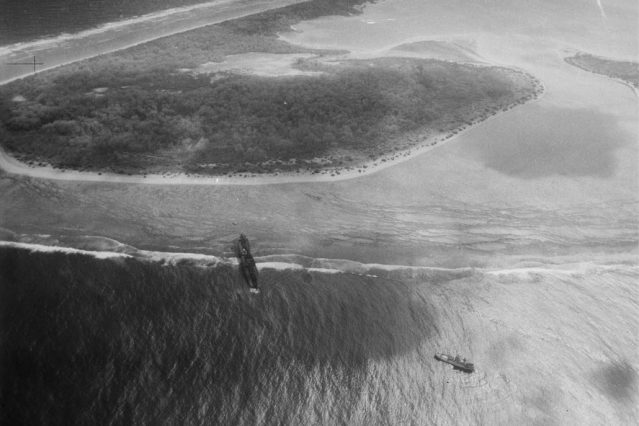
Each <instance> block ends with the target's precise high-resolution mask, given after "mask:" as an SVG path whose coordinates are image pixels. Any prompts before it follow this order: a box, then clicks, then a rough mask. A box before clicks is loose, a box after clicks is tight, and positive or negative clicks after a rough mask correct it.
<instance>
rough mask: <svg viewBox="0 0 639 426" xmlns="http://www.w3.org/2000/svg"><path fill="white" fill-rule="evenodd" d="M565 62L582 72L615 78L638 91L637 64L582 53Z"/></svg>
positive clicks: (638, 74) (638, 67)
mask: <svg viewBox="0 0 639 426" xmlns="http://www.w3.org/2000/svg"><path fill="white" fill-rule="evenodd" d="M565 61H566V62H568V63H569V64H570V65H574V66H576V67H578V68H581V69H582V70H585V71H589V72H592V73H595V74H602V75H605V76H608V77H610V78H615V79H618V80H621V81H622V82H623V83H625V84H627V85H629V86H630V87H631V88H633V89H639V63H636V62H631V61H615V60H612V59H606V58H602V57H600V56H595V55H591V54H589V53H584V52H578V53H576V54H575V55H573V56H570V57H567V58H565Z"/></svg>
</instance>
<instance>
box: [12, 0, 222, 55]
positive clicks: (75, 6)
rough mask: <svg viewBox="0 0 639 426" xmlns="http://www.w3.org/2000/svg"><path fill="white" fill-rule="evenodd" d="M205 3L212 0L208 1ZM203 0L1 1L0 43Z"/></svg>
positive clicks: (25, 39) (38, 36)
mask: <svg viewBox="0 0 639 426" xmlns="http://www.w3.org/2000/svg"><path fill="white" fill-rule="evenodd" d="M208 2H211V0H209V1H208ZM197 3H207V1H206V0H48V1H41V0H3V1H2V2H1V5H2V7H1V8H2V11H1V13H0V46H2V45H6V44H11V43H18V42H24V41H30V40H35V39H38V38H41V37H45V36H55V35H59V34H63V33H74V32H78V31H81V30H86V29H89V28H93V27H96V26H98V25H101V24H105V23H107V22H113V21H117V20H120V19H125V18H130V17H133V16H138V15H143V14H146V13H151V12H155V11H159V10H164V9H170V8H174V7H180V6H188V5H192V4H197Z"/></svg>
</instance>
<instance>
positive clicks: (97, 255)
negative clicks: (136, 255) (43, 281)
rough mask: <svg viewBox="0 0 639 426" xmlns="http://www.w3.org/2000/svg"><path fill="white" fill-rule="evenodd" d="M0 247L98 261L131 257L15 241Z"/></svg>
mask: <svg viewBox="0 0 639 426" xmlns="http://www.w3.org/2000/svg"><path fill="white" fill-rule="evenodd" d="M0 247H15V248H22V249H26V250H29V251H32V252H33V251H35V252H43V253H65V254H84V255H88V256H93V257H95V258H97V259H112V258H125V257H131V256H130V255H128V254H124V253H117V252H114V251H88V250H80V249H74V248H70V247H60V246H45V245H43V244H30V243H17V242H13V241H0Z"/></svg>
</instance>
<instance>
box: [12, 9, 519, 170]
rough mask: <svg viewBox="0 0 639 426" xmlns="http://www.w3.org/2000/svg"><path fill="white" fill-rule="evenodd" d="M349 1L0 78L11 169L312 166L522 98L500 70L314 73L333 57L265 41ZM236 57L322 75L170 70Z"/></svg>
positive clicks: (356, 68)
mask: <svg viewBox="0 0 639 426" xmlns="http://www.w3.org/2000/svg"><path fill="white" fill-rule="evenodd" d="M357 3H363V1H359V2H355V1H346V0H344V1H341V0H340V1H338V0H315V1H311V2H307V3H302V4H296V5H292V6H288V7H285V8H281V9H277V10H273V11H268V12H265V13H261V14H257V15H253V16H249V17H245V18H242V19H238V20H234V21H229V22H225V23H223V24H218V25H212V26H209V27H205V28H201V29H198V30H194V31H189V32H186V33H183V34H179V35H175V36H171V37H166V38H162V39H158V40H155V41H153V42H150V43H145V44H143V45H139V46H136V47H133V48H130V49H126V50H124V51H121V52H116V53H112V54H108V55H102V56H99V57H96V58H93V59H90V60H86V61H82V62H79V63H75V64H72V65H69V66H65V67H60V68H58V69H54V70H51V71H48V72H45V73H41V74H37V75H35V76H31V77H28V78H25V79H23V80H18V81H14V82H12V83H10V84H8V85H5V86H3V87H0V123H1V125H0V143H2V145H3V147H5V148H6V149H7V150H9V151H10V152H11V153H12V154H13V155H15V156H17V157H18V158H20V159H22V160H25V161H29V162H47V163H51V164H53V165H55V166H58V167H65V168H75V169H89V170H110V171H115V172H119V173H147V172H161V171H169V170H170V171H188V172H198V173H212V174H222V173H229V172H243V171H251V172H255V171H257V172H264V171H268V170H274V169H275V168H280V169H282V168H283V169H287V168H288V169H296V168H298V167H301V168H306V167H308V168H313V169H314V168H315V167H316V164H314V163H312V161H311V160H312V159H314V158H316V157H321V156H326V155H328V154H329V153H331V152H332V151H335V150H337V149H339V150H341V151H342V152H344V151H346V152H347V154H348V153H349V152H350V153H352V154H354V155H355V156H357V154H358V153H362V152H364V153H366V152H367V151H369V153H370V151H371V150H373V151H374V150H375V148H376V147H377V146H378V145H379V144H381V143H388V141H389V140H391V139H392V138H393V137H396V136H399V135H401V134H403V133H405V132H410V131H414V130H417V129H420V128H423V127H425V126H435V125H442V124H441V123H444V122H447V123H450V122H453V121H454V122H456V126H459V125H461V124H464V123H463V122H464V121H468V117H469V111H474V112H475V113H476V114H474V115H473V114H470V115H471V116H475V117H476V116H478V115H480V113H488V115H489V114H490V112H491V111H492V112H494V111H496V110H498V109H501V108H503V107H505V106H506V105H510V104H512V103H513V102H516V101H518V100H521V99H523V98H527V97H529V96H531V93H532V87H530V85H529V84H522V81H520V80H517V78H513V76H514V73H512V72H510V71H506V70H504V69H500V68H478V67H472V66H467V65H459V64H453V63H447V62H437V61H426V60H418V59H399V58H393V59H390V58H386V59H375V60H369V61H342V62H341V64H339V65H326V64H325V63H323V62H322V58H321V56H322V55H325V54H327V53H334V52H328V51H320V50H313V49H307V48H302V47H299V46H293V45H290V44H288V43H285V42H283V41H281V40H279V39H277V37H276V33H277V31H280V30H283V29H286V28H288V26H289V25H291V24H293V23H295V22H297V21H299V20H300V19H308V18H312V17H316V16H321V15H324V14H328V13H336V12H340V11H341V12H347V11H349V10H352V9H351V7H352V5H354V4H357ZM247 52H268V53H313V54H316V55H318V56H319V58H318V59H316V60H308V61H306V62H303V61H302V62H300V63H298V64H297V67H298V68H304V69H306V70H314V71H322V72H323V74H321V75H316V76H291V77H279V78H270V77H258V76H251V75H236V74H232V73H228V72H217V73H215V74H198V73H195V72H185V71H184V70H185V69H186V70H193V69H194V68H196V67H197V66H199V65H200V64H203V63H206V62H210V61H221V60H224V57H225V56H226V55H229V54H240V53H247ZM484 115H485V114H484ZM438 123H439V124H438ZM465 124H468V123H465ZM349 157H350V155H347V156H346V158H349ZM293 159H296V160H299V161H297V162H292V161H293ZM287 160H291V161H289V162H288V163H287V164H286V165H283V164H281V163H282V162H286V161H287ZM274 161H275V162H278V164H277V165H273V164H269V163H270V162H271V163H272V162H274ZM340 161H341V160H340Z"/></svg>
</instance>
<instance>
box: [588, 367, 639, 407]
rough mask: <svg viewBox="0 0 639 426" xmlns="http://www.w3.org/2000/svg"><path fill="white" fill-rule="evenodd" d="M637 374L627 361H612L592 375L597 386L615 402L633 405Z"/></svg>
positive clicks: (635, 397) (636, 394) (636, 387)
mask: <svg viewBox="0 0 639 426" xmlns="http://www.w3.org/2000/svg"><path fill="white" fill-rule="evenodd" d="M637 378H638V375H637V372H636V371H635V369H634V368H633V367H632V365H630V363H628V361H626V360H623V361H617V362H612V363H610V364H608V365H606V366H605V367H602V368H601V369H599V370H598V371H596V372H595V374H594V375H593V380H594V382H595V384H596V385H597V387H598V388H599V389H601V391H602V392H603V393H604V395H606V396H607V397H609V398H611V399H612V400H614V401H616V402H620V403H622V404H625V405H628V406H633V404H634V403H635V402H634V401H635V400H636V399H637V397H638V396H639V394H638V393H637V392H638V391H639V389H638V386H637V384H638V380H637Z"/></svg>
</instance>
